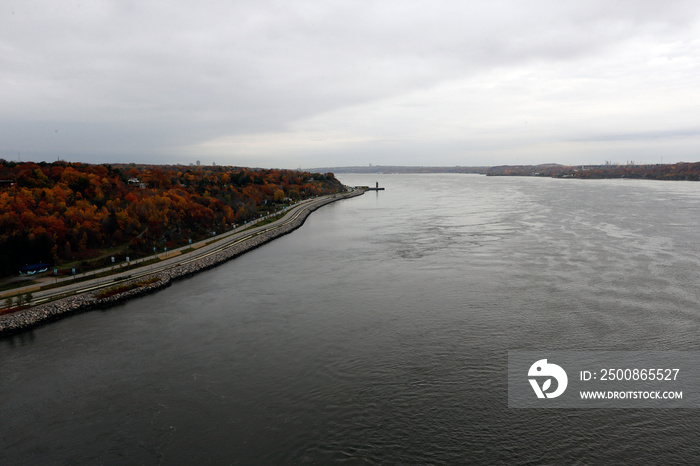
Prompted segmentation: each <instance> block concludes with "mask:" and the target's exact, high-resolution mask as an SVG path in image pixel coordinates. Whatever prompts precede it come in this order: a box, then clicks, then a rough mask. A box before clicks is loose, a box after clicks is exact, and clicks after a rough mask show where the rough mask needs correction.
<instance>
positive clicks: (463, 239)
mask: <svg viewBox="0 0 700 466" xmlns="http://www.w3.org/2000/svg"><path fill="white" fill-rule="evenodd" d="M339 178H340V179H341V181H343V182H345V183H346V184H351V185H354V184H363V185H370V184H373V183H374V182H375V181H379V182H380V184H381V185H382V186H385V187H386V188H387V189H386V191H381V192H378V193H375V192H371V193H367V194H365V195H364V196H362V197H359V198H355V199H351V200H346V201H341V202H338V203H335V204H332V205H329V206H326V207H324V208H322V209H321V210H319V211H317V212H315V213H314V214H313V215H312V216H311V217H310V218H309V220H308V221H307V222H306V224H305V225H304V226H303V227H302V228H301V229H299V230H297V231H296V232H294V233H292V234H291V235H287V236H285V237H282V238H280V239H278V240H275V241H274V242H272V243H270V244H268V245H266V246H264V247H262V248H260V249H257V250H255V251H253V252H251V253H248V254H246V255H244V256H242V257H240V258H238V259H236V260H234V261H232V262H229V263H227V264H224V265H222V266H220V267H217V268H215V269H213V270H210V271H207V272H204V273H202V274H200V275H197V276H195V277H192V278H190V279H187V280H183V281H180V282H177V283H175V284H174V285H173V286H172V287H171V288H169V289H167V290H165V291H163V292H161V293H158V294H155V295H151V296H147V297H143V298H140V299H137V300H135V301H132V302H129V303H127V304H125V305H122V306H119V307H116V308H113V309H110V310H108V311H101V312H92V313H87V314H82V315H78V316H74V317H70V318H67V319H65V320H62V321H60V322H57V323H54V324H51V325H48V326H44V327H41V328H38V329H35V330H34V331H32V332H27V333H24V334H21V335H18V336H15V337H13V338H10V339H5V340H2V341H0V370H1V373H2V378H1V379H0V394H1V396H0V410H1V412H2V415H3V422H2V424H1V427H0V434H1V435H0V446H1V448H0V451H1V452H2V453H0V455H2V457H1V458H0V462H1V463H2V464H40V463H54V464H74V463H90V464H101V463H104V464H115V463H122V464H158V463H160V464H275V463H285V464H290V463H291V464H295V463H296V464H307V463H308V464H314V463H317V464H328V463H347V464H386V463H390V464H454V463H465V462H472V463H498V462H516V463H538V464H539V463H545V464H563V463H567V464H568V463H578V464H590V463H603V462H607V463H610V462H612V463H621V462H625V463H636V464H641V463H661V462H664V463H673V462H685V463H697V462H698V461H700V446H699V444H698V442H697V438H698V435H699V434H700V420H698V419H699V418H698V413H697V411H695V410H686V409H673V410H660V409H657V410H631V409H617V410H573V409H572V410H516V409H509V408H508V407H507V372H506V365H507V351H508V350H514V349H528V350H537V349H570V350H588V349H590V350H604V349H607V350H645V349H649V350H698V349H700V345H699V344H698V338H697V336H698V335H699V330H700V328H699V324H700V314H699V309H698V304H697V303H698V302H699V301H700V296H699V295H700V291H699V290H698V286H697V284H698V283H700V263H699V261H700V259H699V258H700V234H699V233H698V230H697V228H696V225H697V219H698V218H700V184H698V183H685V182H657V181H631V180H600V181H593V180H585V181H584V180H555V179H548V178H510V177H508V178H505V177H504V178H500V177H499V178H496V177H493V178H487V177H483V176H476V175H447V174H445V175H340V176H339Z"/></svg>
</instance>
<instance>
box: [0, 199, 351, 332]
mask: <svg viewBox="0 0 700 466" xmlns="http://www.w3.org/2000/svg"><path fill="white" fill-rule="evenodd" d="M362 194H364V191H363V190H355V191H352V192H348V193H344V194H339V195H334V196H329V197H328V198H326V199H324V201H323V202H318V203H315V204H311V205H308V206H306V207H304V208H303V209H302V211H301V213H300V215H299V216H298V217H296V218H295V219H294V221H293V222H290V223H288V224H286V225H284V226H283V227H281V228H278V229H274V230H271V231H265V232H263V233H261V234H259V235H257V236H255V237H253V238H250V239H248V240H246V241H245V242H242V243H239V244H236V245H235V246H234V247H232V248H229V249H226V250H223V251H221V252H218V253H217V254H214V255H211V256H208V257H205V258H203V259H199V260H197V261H194V262H191V263H187V264H177V265H175V266H174V267H172V268H169V269H167V270H165V271H162V272H156V273H154V274H152V275H150V276H148V277H147V278H150V279H154V281H153V283H149V284H148V285H146V286H136V287H135V288H134V289H130V290H129V291H126V292H124V293H119V294H116V295H114V296H110V297H107V298H98V297H96V295H97V294H98V292H97V291H95V292H87V293H83V294H79V295H74V296H70V297H67V298H63V299H59V300H56V301H52V302H50V303H47V304H42V305H39V306H35V307H31V308H28V309H25V310H22V311H17V312H13V313H11V314H5V315H1V316H0V338H2V337H7V336H11V335H14V334H17V333H21V332H24V331H27V330H30V329H33V328H36V327H38V326H41V325H45V324H47V323H49V322H52V321H56V320H59V319H62V318H64V317H67V316H70V315H73V314H78V313H83V312H87V311H91V310H95V309H106V308H109V307H113V306H115V305H117V304H121V303H123V302H126V301H128V300H131V299H134V298H136V297H139V296H144V295H147V294H151V293H155V292H157V291H160V290H162V289H164V288H167V287H169V286H170V285H171V284H172V282H173V281H175V280H181V279H184V278H187V277H190V276H192V275H195V274H197V273H200V272H203V271H205V270H209V269H211V268H213V267H216V266H218V265H221V264H223V263H225V262H228V261H230V260H232V259H235V258H236V257H238V256H241V255H243V254H245V253H246V252H249V251H252V250H253V249H256V248H259V247H260V246H262V245H264V244H267V243H269V242H270V241H272V240H274V239H277V238H279V237H281V236H284V235H287V234H289V233H291V232H293V231H294V230H296V229H298V228H299V227H301V226H302V225H303V224H304V222H305V221H306V219H307V218H308V217H309V215H310V214H311V213H312V212H314V211H316V210H318V209H319V208H321V207H323V206H325V205H328V204H331V203H333V202H336V201H339V200H341V199H350V198H353V197H357V196H361V195H362ZM139 281H144V278H143V277H142V278H138V279H135V280H132V281H131V282H134V283H133V284H134V285H137V284H138V283H136V282H139ZM131 282H127V284H131Z"/></svg>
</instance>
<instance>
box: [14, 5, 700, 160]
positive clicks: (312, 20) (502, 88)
mask: <svg viewBox="0 0 700 466" xmlns="http://www.w3.org/2000/svg"><path fill="white" fill-rule="evenodd" d="M0 158H5V159H8V160H17V159H18V158H21V159H22V160H36V161H40V160H47V161H52V160H56V159H57V158H62V159H65V160H70V161H83V162H95V163H98V162H100V163H101V162H150V163H189V162H193V161H195V160H197V159H199V160H201V161H202V163H206V164H209V163H211V162H216V163H217V164H231V165H244V166H258V167H284V168H298V167H316V166H346V165H366V164H369V163H372V164H375V165H380V164H381V165H388V164H392V165H499V164H513V163H522V164H525V163H527V164H535V163H544V162H556V163H564V164H580V163H604V162H605V161H606V160H610V161H612V162H620V163H625V162H626V161H628V160H634V161H636V162H649V163H658V162H662V161H663V162H665V163H671V162H676V161H698V160H700V3H699V2H697V1H696V0H689V1H674V0H666V1H663V2H661V1H658V0H630V1H626V0H620V1H615V0H601V1H598V0H577V1H562V0H553V1H540V0H528V1H521V0H486V1H470V0H447V1H440V0H429V1H427V0H426V1H411V0H397V1H388V0H372V1H369V0H350V1H336V0H309V1H305V0H286V1H268V0H251V1H248V0H220V1H215V0H198V1H197V2H194V1H185V0H169V1H167V2H166V1H161V0H137V1H131V0H6V1H4V2H2V6H1V7H0Z"/></svg>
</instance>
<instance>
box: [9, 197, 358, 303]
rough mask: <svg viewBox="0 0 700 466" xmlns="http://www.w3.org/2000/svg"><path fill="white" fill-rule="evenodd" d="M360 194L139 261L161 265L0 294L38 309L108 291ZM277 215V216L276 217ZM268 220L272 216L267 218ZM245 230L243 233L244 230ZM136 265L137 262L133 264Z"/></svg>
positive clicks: (299, 207) (308, 204)
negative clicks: (22, 298)
mask: <svg viewBox="0 0 700 466" xmlns="http://www.w3.org/2000/svg"><path fill="white" fill-rule="evenodd" d="M356 194H357V190H356V189H354V188H353V189H351V190H350V191H349V192H347V193H341V194H330V195H327V196H322V197H318V198H315V199H308V200H305V201H302V202H300V203H298V204H296V205H294V206H292V207H288V208H287V209H286V210H285V211H283V216H282V217H281V218H279V219H277V220H275V221H274V222H271V223H268V224H266V225H262V226H259V227H253V228H250V224H248V225H243V226H241V227H239V228H237V229H234V230H232V231H229V232H227V233H223V234H221V235H219V236H216V237H215V238H211V239H208V240H203V241H200V242H198V243H193V244H191V245H186V246H183V247H181V248H178V249H175V250H173V251H169V252H168V253H163V254H159V255H157V256H149V257H146V258H144V259H140V260H139V261H147V260H151V259H153V257H158V258H159V259H161V261H160V262H158V263H156V264H152V265H147V266H142V267H138V268H131V269H129V270H125V271H122V272H120V271H119V268H118V266H116V267H114V269H113V268H111V267H109V268H105V269H100V270H94V271H91V272H86V273H85V274H80V275H78V276H76V278H83V277H87V276H90V275H97V274H99V273H104V272H107V271H111V270H114V273H113V274H110V275H109V276H106V277H101V278H95V279H91V280H83V281H80V282H74V278H73V277H64V278H60V279H58V280H57V281H58V282H59V283H60V282H68V283H66V284H65V285H62V286H59V287H57V288H52V289H49V290H44V291H41V290H37V286H38V285H33V286H30V287H25V288H20V289H14V290H10V291H6V292H5V293H3V294H0V298H4V297H5V296H16V295H18V294H23V293H27V292H31V293H32V295H33V299H32V303H31V304H32V306H36V305H39V304H44V303H46V302H48V301H53V300H55V299H59V298H63V297H66V296H71V295H76V294H81V293H86V292H88V291H94V290H97V289H100V288H106V287H109V286H114V285H117V284H119V283H122V282H125V281H131V280H134V279H137V278H141V277H146V276H148V275H152V274H154V273H158V272H162V271H164V270H167V269H169V268H173V267H177V266H180V265H186V264H188V263H191V262H195V261H198V260H201V259H204V258H206V257H207V256H211V255H213V254H217V253H218V252H221V251H223V250H226V249H229V248H232V247H234V246H236V245H239V244H240V243H243V242H245V241H247V240H249V239H251V238H254V237H255V236H258V235H260V234H263V233H267V232H270V231H273V230H277V229H279V228H282V227H283V226H286V225H288V224H289V223H292V222H294V221H295V220H296V219H297V218H298V217H299V216H300V215H302V213H303V212H304V211H305V210H308V209H309V208H312V207H316V206H318V205H319V204H324V203H325V202H326V201H327V200H328V199H332V198H338V199H342V198H346V197H352V196H354V195H356ZM273 215H274V214H273ZM268 217H269V216H268ZM268 217H263V218H261V219H259V220H256V222H258V221H261V220H265V219H266V218H268ZM241 229H242V231H241ZM191 248H194V249H195V250H194V251H191V252H188V253H183V252H182V251H184V250H187V249H191ZM134 262H136V261H134Z"/></svg>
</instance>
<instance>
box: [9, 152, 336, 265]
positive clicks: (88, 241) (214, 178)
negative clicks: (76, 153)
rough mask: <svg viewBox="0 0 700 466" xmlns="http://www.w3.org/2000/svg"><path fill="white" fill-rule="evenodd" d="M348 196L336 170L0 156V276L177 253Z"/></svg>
mask: <svg viewBox="0 0 700 466" xmlns="http://www.w3.org/2000/svg"><path fill="white" fill-rule="evenodd" d="M343 190H344V187H343V185H342V184H341V183H340V182H339V181H338V180H337V179H336V178H335V177H334V175H333V174H332V173H326V174H320V173H308V172H301V171H295V170H278V169H251V168H241V167H227V166H206V167H199V166H197V167H194V166H177V165H158V166H153V165H136V164H129V165H92V164H81V163H67V162H54V163H38V164H37V163H31V162H28V163H15V162H8V161H6V160H2V159H0V276H7V275H15V274H16V273H17V271H18V269H19V267H21V266H23V265H27V264H33V263H38V262H43V263H47V264H49V265H51V266H60V265H61V264H66V263H74V262H76V261H83V262H84V261H87V260H89V259H94V258H97V257H100V256H101V255H104V254H105V251H109V252H110V254H112V255H115V254H116V255H119V256H121V257H125V256H126V255H129V254H130V255H131V257H134V258H135V257H138V256H143V255H147V254H149V253H150V254H152V253H153V251H154V248H156V250H158V251H163V250H164V248H166V247H167V248H168V249H172V248H174V247H177V246H181V245H184V244H187V242H188V241H189V240H190V239H192V240H193V241H195V240H198V239H201V238H204V237H208V236H212V235H213V234H214V233H215V232H216V233H220V232H223V231H226V230H229V229H231V228H232V227H233V225H240V224H242V223H244V222H247V221H250V220H252V219H254V218H258V217H259V216H260V215H264V214H268V213H271V212H274V211H275V210H278V209H280V208H281V207H282V206H284V205H287V204H290V203H292V202H294V201H298V200H302V199H306V198H309V197H313V196H318V195H323V194H330V193H335V192H340V191H343ZM122 260H123V259H122Z"/></svg>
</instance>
